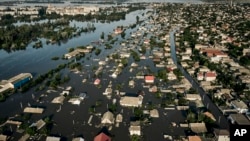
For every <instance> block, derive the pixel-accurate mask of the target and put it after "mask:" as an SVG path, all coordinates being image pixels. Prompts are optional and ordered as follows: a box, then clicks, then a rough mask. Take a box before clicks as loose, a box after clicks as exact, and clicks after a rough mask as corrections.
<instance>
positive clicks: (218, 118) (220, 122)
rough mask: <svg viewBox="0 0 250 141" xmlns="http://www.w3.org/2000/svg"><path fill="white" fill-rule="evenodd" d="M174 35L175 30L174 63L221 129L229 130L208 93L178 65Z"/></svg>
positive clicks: (171, 35)
mask: <svg viewBox="0 0 250 141" xmlns="http://www.w3.org/2000/svg"><path fill="white" fill-rule="evenodd" d="M174 33H175V30H173V31H171V32H170V46H171V56H172V59H173V62H174V63H175V65H177V68H179V69H180V71H181V72H182V74H183V75H184V76H185V78H186V79H187V80H188V81H189V82H190V83H191V84H192V87H193V88H194V89H196V90H197V92H198V93H199V94H200V96H201V97H202V102H203V104H204V105H206V107H207V109H208V110H210V111H211V112H212V114H213V115H214V117H215V119H216V122H217V124H218V125H219V127H220V128H221V129H229V123H228V121H227V119H226V117H225V116H224V115H223V114H222V113H221V111H220V110H219V108H218V107H217V106H216V105H215V104H214V103H213V102H212V100H211V99H210V98H209V97H208V95H207V94H206V92H205V91H204V89H203V88H202V87H200V86H199V83H197V81H196V80H194V79H193V78H192V77H191V76H190V74H189V73H188V72H187V71H186V70H185V69H183V67H182V66H181V65H180V64H178V63H177V57H176V52H175V39H174Z"/></svg>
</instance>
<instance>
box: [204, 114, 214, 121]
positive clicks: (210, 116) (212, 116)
mask: <svg viewBox="0 0 250 141" xmlns="http://www.w3.org/2000/svg"><path fill="white" fill-rule="evenodd" d="M203 114H204V115H206V116H207V117H209V118H210V119H212V120H214V121H216V119H215V117H214V115H213V114H212V113H210V112H204V113H203Z"/></svg>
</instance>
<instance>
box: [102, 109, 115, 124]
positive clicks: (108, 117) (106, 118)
mask: <svg viewBox="0 0 250 141" xmlns="http://www.w3.org/2000/svg"><path fill="white" fill-rule="evenodd" d="M114 120H115V119H114V114H113V113H111V112H110V111H107V112H106V113H104V114H103V116H102V123H114Z"/></svg>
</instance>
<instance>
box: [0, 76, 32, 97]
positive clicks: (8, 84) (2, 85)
mask: <svg viewBox="0 0 250 141" xmlns="http://www.w3.org/2000/svg"><path fill="white" fill-rule="evenodd" d="M31 79H32V74H31V73H20V74H19V75H17V76H14V77H12V78H10V79H9V80H2V81H1V82H0V93H3V92H5V91H7V90H9V89H16V88H20V87H22V85H24V84H25V83H27V82H28V81H30V80H31Z"/></svg>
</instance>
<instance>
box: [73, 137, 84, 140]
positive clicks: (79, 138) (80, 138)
mask: <svg viewBox="0 0 250 141" xmlns="http://www.w3.org/2000/svg"><path fill="white" fill-rule="evenodd" d="M72 141H84V139H83V138H82V137H77V138H73V139H72Z"/></svg>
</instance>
